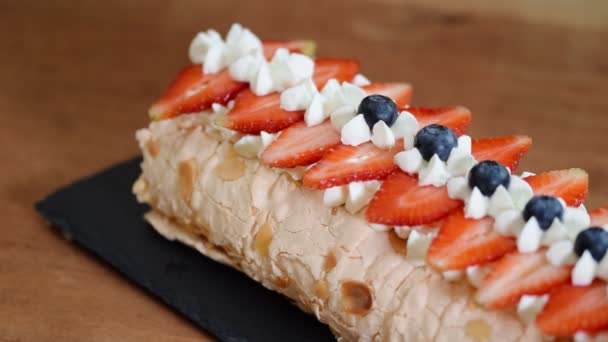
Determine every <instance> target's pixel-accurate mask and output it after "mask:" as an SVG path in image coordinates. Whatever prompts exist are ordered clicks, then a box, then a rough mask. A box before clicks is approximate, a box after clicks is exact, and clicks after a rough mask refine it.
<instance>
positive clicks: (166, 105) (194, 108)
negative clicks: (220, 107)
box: [149, 41, 356, 120]
mask: <svg viewBox="0 0 608 342" xmlns="http://www.w3.org/2000/svg"><path fill="white" fill-rule="evenodd" d="M314 46H315V44H314V42H311V41H291V42H278V41H274V42H269V43H268V46H267V45H266V43H264V52H265V53H266V54H267V55H268V54H270V55H271V56H272V54H274V51H276V49H278V48H279V47H285V48H287V49H289V50H290V51H298V52H303V53H312V52H314ZM355 74H356V72H354V73H353V76H354V75H355ZM350 79H352V77H351V78H349V79H348V80H350ZM245 87H246V83H243V82H238V81H235V80H233V79H232V78H231V77H230V74H229V73H228V71H227V70H223V71H220V72H218V73H215V74H207V75H206V74H203V69H202V67H201V66H200V65H199V64H192V65H189V66H187V67H185V68H184V69H182V70H181V71H180V72H179V73H178V74H177V76H176V78H175V80H173V82H172V83H171V84H170V85H169V88H168V89H167V90H166V91H165V93H164V94H163V96H161V98H160V99H158V100H157V101H156V102H154V104H152V106H151V107H150V110H149V114H150V117H151V118H152V119H153V120H158V119H167V118H171V117H174V116H176V115H179V114H184V113H193V112H200V111H202V110H205V109H207V108H209V107H211V105H212V104H213V103H220V104H226V103H228V101H230V100H232V99H233V98H234V97H235V96H236V94H237V93H238V92H239V91H241V90H242V89H244V88H245Z"/></svg>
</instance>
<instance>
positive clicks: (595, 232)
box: [574, 227, 608, 262]
mask: <svg viewBox="0 0 608 342" xmlns="http://www.w3.org/2000/svg"><path fill="white" fill-rule="evenodd" d="M606 250H608V231H606V230H605V229H603V228H600V227H591V228H587V229H585V230H583V231H582V232H580V233H578V235H577V236H576V240H575V241H574V253H576V255H578V256H579V257H580V256H582V255H583V252H585V251H589V252H590V253H591V256H592V257H593V259H595V260H596V261H597V262H600V261H601V260H602V258H603V257H604V255H606Z"/></svg>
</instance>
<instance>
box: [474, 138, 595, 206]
mask: <svg viewBox="0 0 608 342" xmlns="http://www.w3.org/2000/svg"><path fill="white" fill-rule="evenodd" d="M473 146H474V145H473ZM525 181H526V182H528V184H530V186H531V187H532V190H534V194H535V195H550V196H555V197H560V198H561V199H563V200H564V201H565V202H566V205H568V206H571V207H577V206H579V205H581V204H582V203H583V200H584V199H585V197H587V193H588V191H589V176H588V175H587V172H585V170H582V169H568V170H559V171H549V172H543V173H541V174H538V175H535V176H530V177H526V178H525Z"/></svg>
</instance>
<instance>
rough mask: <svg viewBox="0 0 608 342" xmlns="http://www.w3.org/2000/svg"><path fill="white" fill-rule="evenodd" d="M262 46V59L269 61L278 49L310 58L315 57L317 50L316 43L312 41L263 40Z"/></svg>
mask: <svg viewBox="0 0 608 342" xmlns="http://www.w3.org/2000/svg"><path fill="white" fill-rule="evenodd" d="M262 44H263V45H264V57H266V59H269V60H270V59H272V57H273V56H274V53H275V52H276V51H277V50H278V49H279V48H285V49H287V50H289V51H290V52H298V53H302V54H305V55H308V56H311V57H312V56H314V55H315V50H316V49H317V43H315V41H313V40H292V41H281V40H265V41H264V42H263V43H262Z"/></svg>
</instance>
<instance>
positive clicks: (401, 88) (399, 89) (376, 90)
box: [363, 83, 412, 107]
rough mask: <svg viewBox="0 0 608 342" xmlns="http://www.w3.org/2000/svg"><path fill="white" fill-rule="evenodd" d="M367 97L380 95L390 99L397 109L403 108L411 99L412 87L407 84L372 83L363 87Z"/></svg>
mask: <svg viewBox="0 0 608 342" xmlns="http://www.w3.org/2000/svg"><path fill="white" fill-rule="evenodd" d="M363 90H365V92H366V93H368V94H369V95H372V94H380V95H384V96H386V97H390V98H391V99H393V101H395V104H396V105H397V107H403V106H405V105H407V104H408V103H410V100H411V99H412V86H411V85H409V84H407V83H372V84H370V85H367V86H365V87H363Z"/></svg>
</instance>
